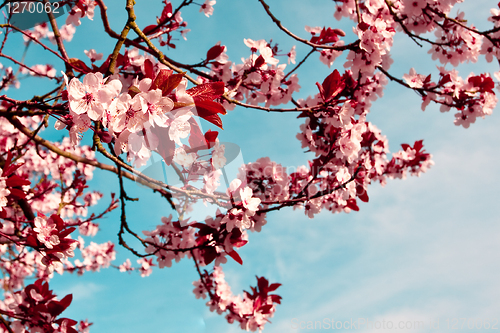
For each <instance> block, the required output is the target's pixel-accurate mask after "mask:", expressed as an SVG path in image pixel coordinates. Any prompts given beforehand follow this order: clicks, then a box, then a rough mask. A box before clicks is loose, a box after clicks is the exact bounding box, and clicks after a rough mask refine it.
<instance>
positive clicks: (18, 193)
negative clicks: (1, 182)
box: [9, 188, 26, 199]
mask: <svg viewBox="0 0 500 333" xmlns="http://www.w3.org/2000/svg"><path fill="white" fill-rule="evenodd" d="M9 191H10V194H9V197H12V198H14V199H24V198H26V193H24V191H23V190H20V189H18V188H9Z"/></svg>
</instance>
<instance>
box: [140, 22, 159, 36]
mask: <svg viewBox="0 0 500 333" xmlns="http://www.w3.org/2000/svg"><path fill="white" fill-rule="evenodd" d="M156 27H157V25H155V24H151V25H148V26H147V27H145V28H144V29H142V32H144V34H145V35H146V36H147V35H149V34H150V33H151V32H153V31H154V30H155V29H156Z"/></svg>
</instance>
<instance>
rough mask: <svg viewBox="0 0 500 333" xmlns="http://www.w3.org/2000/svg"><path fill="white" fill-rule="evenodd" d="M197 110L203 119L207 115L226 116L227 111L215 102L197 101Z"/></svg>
mask: <svg viewBox="0 0 500 333" xmlns="http://www.w3.org/2000/svg"><path fill="white" fill-rule="evenodd" d="M194 104H195V106H196V110H197V111H198V116H200V117H203V116H206V115H211V114H217V113H220V114H226V113H227V112H226V109H224V107H223V106H222V105H221V104H220V103H217V102H213V101H208V100H205V101H204V100H201V101H196V102H195V103H194Z"/></svg>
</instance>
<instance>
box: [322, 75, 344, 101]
mask: <svg viewBox="0 0 500 333" xmlns="http://www.w3.org/2000/svg"><path fill="white" fill-rule="evenodd" d="M321 86H322V87H323V92H322V97H323V100H324V101H325V102H326V101H329V100H331V99H332V98H334V97H335V96H337V95H338V94H339V93H340V92H342V90H344V88H345V82H344V80H342V77H341V76H340V73H339V71H338V70H334V71H333V73H331V74H330V75H328V76H327V77H326V78H325V80H324V81H323V84H322V85H321ZM318 87H319V86H318ZM320 93H321V90H320Z"/></svg>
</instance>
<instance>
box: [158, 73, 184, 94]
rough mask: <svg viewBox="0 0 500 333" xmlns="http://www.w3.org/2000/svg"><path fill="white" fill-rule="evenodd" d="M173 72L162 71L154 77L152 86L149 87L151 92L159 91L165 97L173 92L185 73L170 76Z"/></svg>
mask: <svg viewBox="0 0 500 333" xmlns="http://www.w3.org/2000/svg"><path fill="white" fill-rule="evenodd" d="M172 73H173V72H172V71H171V70H168V69H162V70H160V72H159V73H158V75H157V76H156V78H155V80H154V81H153V84H152V85H151V90H153V89H161V92H162V95H163V96H166V95H168V94H170V93H171V92H172V90H174V89H175V88H176V87H177V86H178V85H179V83H181V81H182V78H183V77H184V74H185V73H179V74H172Z"/></svg>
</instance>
